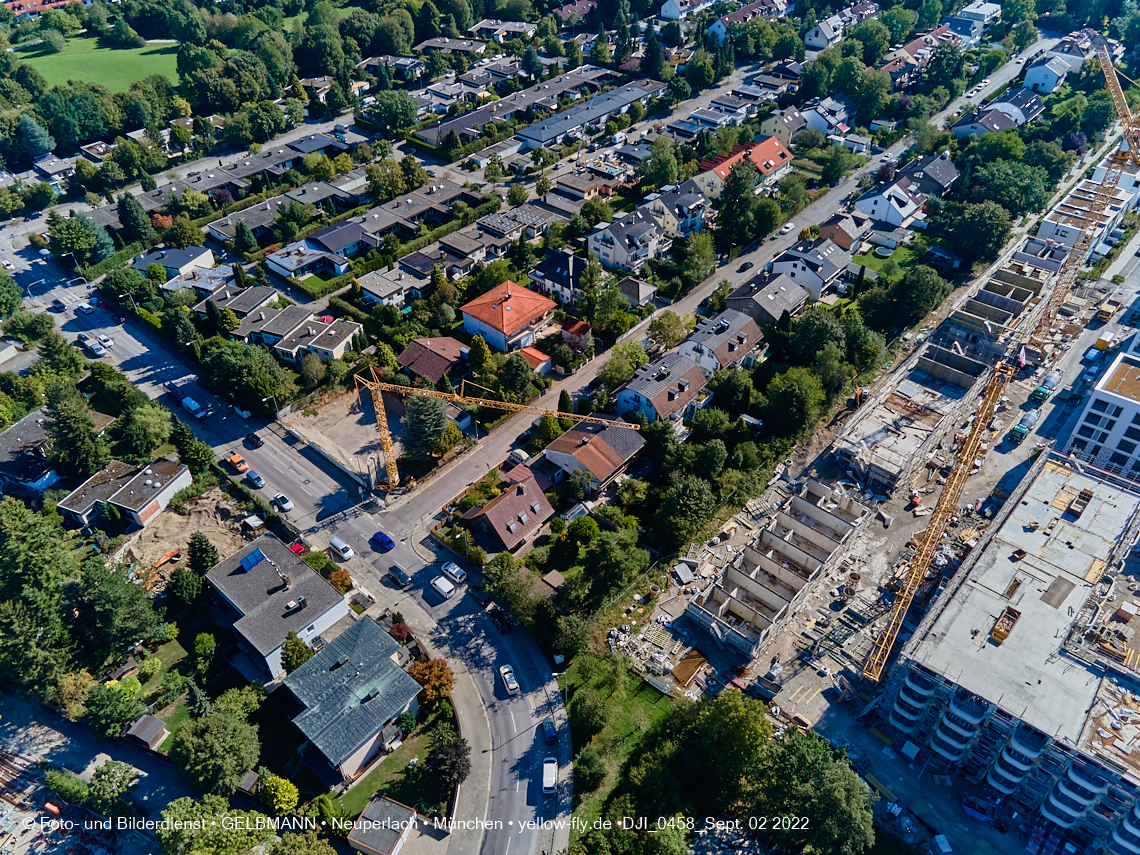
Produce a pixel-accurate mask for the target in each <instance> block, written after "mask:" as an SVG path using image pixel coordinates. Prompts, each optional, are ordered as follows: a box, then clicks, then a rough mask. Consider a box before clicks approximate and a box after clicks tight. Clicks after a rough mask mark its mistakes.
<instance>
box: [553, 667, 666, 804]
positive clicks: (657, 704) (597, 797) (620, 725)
mask: <svg viewBox="0 0 1140 855" xmlns="http://www.w3.org/2000/svg"><path fill="white" fill-rule="evenodd" d="M583 661H584V657H583V656H578V657H576V658H575V659H574V662H573V663H572V664H571V665H570V668H569V669H567V671H566V674H565V676H563V677H561V678H560V679H559V681H558V682H559V683H560V684H562V688H563V692H564V695H566V696H568V697H569V698H570V702H571V703H573V693H574V692H576V691H577V690H579V689H581V688H583V687H584V686H591V685H592V686H594V688H595V689H596V690H597V691H599V692H600V693H601V695H602V697H603V698H604V699H605V701H606V708H607V711H608V718H607V720H606V726H605V727H604V728H603V729H602V732H601V733H599V734H598V735H597V736H595V737H594V739H593V741H592V744H594V745H597V746H598V747H599V748H600V749H601V753H602V755H603V756H604V757H605V758H606V759H607V761H608V766H609V774H608V775H607V776H606V779H605V781H604V782H603V783H602V785H601V786H600V787H598V788H597V789H596V790H594V791H593V792H588V793H584V792H581V791H579V790H576V791H575V793H574V800H575V802H576V804H575V805H574V813H575V815H577V816H580V817H582V819H583V821H584V822H586V823H590V822H592V821H593V820H595V819H597V818H598V817H599V816H601V812H602V806H603V805H604V804H605V801H606V799H607V798H608V797H609V795H610V792H611V791H612V790H613V788H614V786H615V785H616V784H617V781H618V774H619V773H620V771H621V769H622V767H623V766H624V765H625V762H626V761H627V760H628V759H629V756H630V755H631V754H632V753H633V752H634V750H635V749H636V748H637V746H638V744H639V743H640V742H641V739H642V738H643V737H644V735H645V732H646V731H648V730H649V729H650V728H651V727H652V726H653V725H654V724H656V723H657V722H658V721H660V720H661V719H662V718H664V717H665V714H666V713H667V712H668V710H669V707H670V705H671V704H673V703H674V701H673V700H671V699H670V698H668V697H666V696H665V695H662V694H661V693H660V692H658V691H657V690H656V689H654V688H653V687H652V686H650V685H649V684H648V683H646V682H645V681H644V680H642V679H641V678H640V677H639V676H638V675H637V673H636V672H632V671H631V672H630V673H629V677H628V681H627V684H626V688H625V690H624V691H622V692H621V693H620V694H615V695H609V694H608V690H607V688H605V684H604V682H603V681H604V679H605V678H604V676H603V675H602V674H601V673H596V674H594V675H593V676H592V677H591V678H590V679H588V680H586V679H583V676H582V673H581V670H580V668H581V665H582V662H583ZM597 670H598V672H603V671H604V670H605V669H603V668H599V669H597ZM567 690H569V691H567ZM582 747H583V746H582V744H581V742H580V740H579V739H578V738H577V737H576V738H575V740H574V750H575V752H577V751H579V750H581V748H582Z"/></svg>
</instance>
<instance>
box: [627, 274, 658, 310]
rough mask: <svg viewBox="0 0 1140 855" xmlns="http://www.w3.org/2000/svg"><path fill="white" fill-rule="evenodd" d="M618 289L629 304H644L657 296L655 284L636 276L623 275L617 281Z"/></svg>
mask: <svg viewBox="0 0 1140 855" xmlns="http://www.w3.org/2000/svg"><path fill="white" fill-rule="evenodd" d="M618 290H619V291H621V295H622V296H623V297H625V298H626V299H627V300H629V302H630V304H631V305H634V306H644V305H645V304H646V303H648V302H650V301H651V300H652V299H653V298H654V297H656V296H657V286H656V285H650V284H649V283H648V282H646V281H645V280H644V279H638V278H637V277H636V276H624V277H622V279H621V280H619V281H618Z"/></svg>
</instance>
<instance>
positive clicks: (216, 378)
mask: <svg viewBox="0 0 1140 855" xmlns="http://www.w3.org/2000/svg"><path fill="white" fill-rule="evenodd" d="M202 373H203V375H204V376H205V378H206V380H207V384H208V385H209V386H210V387H211V388H213V389H217V390H224V392H225V394H226V395H227V396H228V397H229V398H230V400H233V401H244V402H247V403H253V402H261V408H262V409H265V408H267V407H268V406H271V404H270V402H268V401H265V400H264V399H266V398H270V397H271V396H273V397H276V398H277V402H278V404H281V403H283V402H285V401H288V400H289V399H290V398H292V397H293V395H294V394H295V393H296V387H295V386H294V385H293V383H292V382H291V381H290V380H289V378H288V376H287V375H286V374H285V371H284V369H282V368H281V366H280V365H279V364H278V363H277V361H276V360H275V359H274V358H273V357H272V356H271V355H270V353H269V351H267V350H265V349H264V348H261V347H257V346H256V345H251V344H246V343H244V342H241V341H223V342H220V343H219V344H217V345H215V346H213V347H211V348H210V349H209V350H208V351H207V352H206V353H205V354H203V359H202ZM255 406H256V405H255Z"/></svg>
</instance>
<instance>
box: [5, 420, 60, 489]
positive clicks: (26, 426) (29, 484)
mask: <svg viewBox="0 0 1140 855" xmlns="http://www.w3.org/2000/svg"><path fill="white" fill-rule="evenodd" d="M50 421H51V420H50V419H49V418H48V415H47V412H46V411H45V410H42V409H40V410H35V411H33V412H31V413H28V415H26V416H24V417H23V418H22V419H20V420H19V421H18V422H16V423H15V424H14V425H12V426H11V427H10V428H8V429H7V430H6V431H4V432H3V433H0V489H3V492H4V494H5V495H8V494H11V493H16V494H19V495H38V494H41V493H43V491H44V490H46V489H48V488H49V487H51V486H53V485H54V484H55V483H56V482H57V481H59V479H60V478H61V477H62V476H61V475H60V473H58V472H56V470H55V463H54V462H53V461H52V460H51V458H50V452H49V445H50V443H51V435H50V434H49V433H48V430H47V425H48V423H49V422H50Z"/></svg>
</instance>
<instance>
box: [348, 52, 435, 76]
mask: <svg viewBox="0 0 1140 855" xmlns="http://www.w3.org/2000/svg"><path fill="white" fill-rule="evenodd" d="M356 67H357V68H363V69H364V71H365V72H366V73H367V74H373V75H377V74H379V73H380V69H381V68H387V69H388V72H389V73H390V74H391V75H392V78H393V79H394V80H419V79H420V75H422V74H423V73H424V69H425V68H426V66H425V65H424V64H423V61H422V60H419V59H416V58H415V57H411V56H390V55H383V56H372V57H369V58H368V59H366V60H363V61H362V62H359V63H357V64H356Z"/></svg>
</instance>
